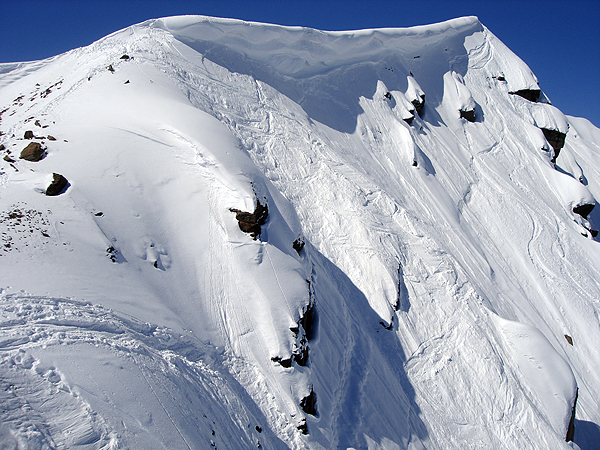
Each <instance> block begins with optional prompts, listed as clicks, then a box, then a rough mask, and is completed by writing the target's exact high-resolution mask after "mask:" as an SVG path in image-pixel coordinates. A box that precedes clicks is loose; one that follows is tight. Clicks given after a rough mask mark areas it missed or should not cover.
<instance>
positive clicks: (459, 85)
mask: <svg viewBox="0 0 600 450" xmlns="http://www.w3.org/2000/svg"><path fill="white" fill-rule="evenodd" d="M444 101H446V102H448V104H449V107H450V108H451V109H453V110H457V111H458V112H459V115H460V117H462V118H465V119H467V120H468V121H469V122H475V100H473V96H472V95H471V91H470V90H469V88H467V86H465V82H464V80H463V77H462V76H461V75H460V74H459V73H457V72H454V71H452V72H446V74H444Z"/></svg>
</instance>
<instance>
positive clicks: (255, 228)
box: [230, 200, 269, 239]
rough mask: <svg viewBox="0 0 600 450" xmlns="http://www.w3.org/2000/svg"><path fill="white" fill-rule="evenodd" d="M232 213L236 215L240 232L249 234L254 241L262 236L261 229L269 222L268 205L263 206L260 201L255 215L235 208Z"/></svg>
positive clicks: (257, 203)
mask: <svg viewBox="0 0 600 450" xmlns="http://www.w3.org/2000/svg"><path fill="white" fill-rule="evenodd" d="M230 211H231V212H234V213H235V218H236V219H237V221H238V222H239V226H240V230H242V231H243V232H244V233H249V234H250V236H252V237H253V238H254V239H256V238H257V237H259V236H260V231H261V228H260V227H261V226H262V225H264V224H265V223H266V222H267V217H268V215H269V209H268V208H267V204H266V203H265V204H264V205H261V203H260V202H259V201H258V200H257V201H256V208H255V209H254V212H253V213H249V212H245V211H240V210H239V209H233V208H231V209H230Z"/></svg>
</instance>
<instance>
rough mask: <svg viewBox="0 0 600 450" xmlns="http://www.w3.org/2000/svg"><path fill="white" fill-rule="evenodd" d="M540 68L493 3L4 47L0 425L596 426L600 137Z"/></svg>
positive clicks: (548, 441) (488, 443)
mask: <svg viewBox="0 0 600 450" xmlns="http://www.w3.org/2000/svg"><path fill="white" fill-rule="evenodd" d="M124 54H126V55H128V56H129V58H128V59H127V58H123V59H122V58H121V57H122V56H123V55H124ZM109 66H110V67H111V68H112V69H113V71H109V70H108V67H109ZM542 81H543V80H542ZM542 84H543V82H542ZM523 89H539V87H538V80H537V79H536V78H535V76H534V75H533V73H532V72H531V70H530V69H529V68H528V67H527V66H526V64H525V63H524V62H523V61H521V60H520V59H519V58H518V57H516V56H515V55H514V54H513V53H512V52H511V51H510V50H509V49H508V48H506V46H504V45H503V44H502V43H501V42H500V41H499V40H498V39H497V38H496V37H495V36H494V35H493V34H492V33H491V32H490V31H489V30H487V29H486V28H485V27H484V26H483V25H481V24H480V23H479V21H478V20H477V19H476V18H474V17H467V18H460V19H455V20H451V21H448V22H444V23H441V24H435V25H429V26H421V27H414V28H408V29H380V30H360V31H347V32H326V31H319V30H312V29H306V28H299V27H281V26H277V25H269V24H259V23H251V22H243V21H239V20H233V19H218V18H210V17H205V16H181V17H172V18H164V19H156V20H151V21H147V22H145V23H142V24H138V25H134V26H131V27H129V28H126V29H124V30H121V31H119V32H116V33H113V34H111V35H110V36H107V37H106V38H104V39H101V40H100V41H98V42H96V43H94V44H92V45H91V46H89V47H85V48H80V49H75V50H73V51H71V52H68V53H65V54H63V55H58V56H56V57H54V58H50V59H48V60H44V61H36V62H28V63H14V64H2V65H0V104H2V105H6V106H5V107H3V109H4V108H5V109H4V110H3V111H2V114H1V116H0V131H1V132H2V133H3V134H2V135H1V136H0V143H2V144H4V145H5V147H6V150H3V151H2V152H1V153H2V155H1V156H2V158H4V156H7V157H8V160H7V159H6V158H5V159H0V205H1V206H2V214H1V215H0V231H1V233H2V234H1V236H2V241H0V245H2V247H1V248H0V267H1V271H0V287H3V289H2V292H1V293H0V330H1V331H0V382H1V383H2V387H3V388H2V389H1V390H0V402H1V403H2V406H3V409H2V412H1V413H0V414H1V415H0V443H1V444H2V446H5V447H7V448H86V449H92V448H105V449H108V448H132V449H136V448H140V449H141V448H144V449H146V448H257V447H258V446H260V448H293V449H309V448H311V449H321V448H344V449H346V448H355V449H364V448H368V449H398V448H401V449H446V448H507V449H517V448H518V449H525V448H531V449H534V448H553V449H554V448H556V449H559V448H565V449H567V448H577V446H579V447H581V448H582V449H584V450H589V448H592V447H590V446H589V443H590V442H593V440H594V438H595V437H596V435H594V431H593V430H594V428H593V427H591V426H588V427H585V426H579V425H582V424H598V423H600V403H599V401H598V396H597V392H599V391H600V377H598V375H597V370H596V368H597V367H598V366H599V365H600V351H599V350H598V346H597V345H596V343H597V342H600V323H599V322H598V320H597V317H598V313H599V304H598V300H597V299H598V298H600V284H599V283H598V275H597V274H598V273H599V272H600V254H599V252H598V245H599V244H598V241H597V240H596V239H595V238H593V237H592V233H591V231H592V230H594V229H595V228H596V227H597V226H598V224H599V223H600V216H598V214H600V213H599V212H598V211H595V210H593V211H592V213H591V214H590V216H589V217H588V219H584V218H583V217H581V216H579V215H577V214H575V213H574V212H573V207H575V206H577V205H581V204H595V198H599V196H600V187H599V185H598V184H597V182H596V180H598V179H600V168H599V167H598V164H597V161H598V152H599V151H600V147H599V145H600V144H599V142H600V130H598V129H597V128H595V127H594V126H593V125H592V124H590V123H589V122H588V121H586V120H585V119H578V118H574V117H567V116H564V115H563V114H562V113H561V112H560V111H559V110H558V109H557V108H555V107H553V106H552V105H550V104H549V103H548V102H547V101H546V99H545V96H543V94H542V96H541V97H540V99H541V100H540V101H539V102H535V103H534V102H530V101H528V100H526V99H524V98H521V97H519V96H517V95H512V94H510V92H516V91H518V90H523ZM423 96H424V98H425V106H424V108H423V110H422V111H421V112H420V113H419V114H416V113H415V107H414V102H415V101H421V100H422V98H423ZM461 110H463V111H466V110H475V111H476V121H475V122H468V121H466V120H462V119H461V117H460V113H459V111H461ZM413 117H414V118H413ZM411 118H413V120H412V122H411V124H409V123H407V122H406V119H411ZM38 120H39V126H38V125H36V124H35V122H36V121H38ZM541 128H546V129H551V130H557V131H561V132H563V133H566V135H567V138H566V141H565V146H564V148H563V149H562V150H561V152H560V155H559V157H558V158H557V160H556V164H553V163H552V162H551V158H552V156H553V152H552V149H551V148H550V147H549V144H548V143H547V141H546V139H545V138H544V134H543V133H542V131H541ZM27 130H32V131H34V134H35V136H36V138H34V140H35V141H37V142H40V143H42V145H43V146H45V147H46V148H47V156H46V157H45V158H44V159H43V160H41V161H40V162H27V161H24V160H20V159H19V158H18V156H19V154H20V151H21V150H22V148H24V147H25V146H26V145H27V143H28V141H27V140H25V139H23V136H24V133H25V131H27ZM49 135H52V136H54V137H55V138H56V140H50V139H49V138H48V136H49ZM9 160H13V162H10V161H9ZM53 173H60V174H62V175H64V176H65V177H66V178H67V179H68V180H69V183H70V184H69V186H68V187H67V189H66V190H65V191H64V192H63V193H62V194H61V195H59V196H57V197H47V196H45V195H44V194H43V192H44V191H45V187H47V185H48V183H49V181H50V180H51V179H52V174H53ZM257 202H260V203H261V204H262V205H265V204H266V205H267V207H268V218H267V221H266V223H265V224H264V225H263V226H262V228H261V233H260V238H258V239H253V238H252V237H251V236H250V235H248V234H246V233H244V232H243V231H242V230H241V229H240V227H239V225H238V222H237V220H236V214H235V213H234V212H232V210H240V211H246V212H249V213H252V212H253V211H254V209H255V207H256V205H257ZM296 239H301V240H302V241H303V242H304V243H305V245H304V248H303V249H302V250H300V251H297V250H296V249H294V247H293V246H292V243H293V242H294V241H295V240H296ZM313 307H314V310H315V311H316V316H315V318H314V320H313V321H312V322H310V321H304V322H303V321H302V320H301V318H302V317H303V316H304V315H306V314H307V311H308V310H309V308H313ZM300 324H303V325H300ZM304 327H307V328H310V329H304ZM294 330H295V331H294ZM565 335H568V336H569V337H571V338H572V342H573V345H570V344H569V343H568V342H567V340H566V338H565ZM308 338H310V339H308ZM307 339H308V342H307V341H306V340H307ZM306 348H308V361H307V363H306V364H305V365H301V363H300V362H299V358H297V355H298V354H299V353H300V352H302V351H304V350H305V349H306ZM294 355H296V356H294ZM290 358H292V359H293V361H291V362H289V364H287V363H286V364H284V361H286V360H289V359H290ZM278 361H279V362H278ZM288 365H289V367H288ZM576 388H578V389H579V396H578V401H577V415H576V418H577V420H576V422H575V425H576V431H575V443H571V444H568V443H566V442H565V436H566V433H567V426H568V424H569V420H570V418H571V411H572V406H573V401H574V398H575V389H576ZM311 390H313V391H314V392H315V394H316V408H317V415H316V416H313V415H310V414H307V413H305V412H304V411H303V410H302V408H301V406H300V404H301V401H302V399H303V398H304V397H306V396H307V395H308V394H309V393H310V392H311ZM304 424H306V428H307V432H308V434H304V433H303V432H302V429H303V427H304ZM259 429H260V431H259ZM578 433H579V435H578ZM586 446H587V448H586Z"/></svg>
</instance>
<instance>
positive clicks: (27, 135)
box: [23, 130, 33, 139]
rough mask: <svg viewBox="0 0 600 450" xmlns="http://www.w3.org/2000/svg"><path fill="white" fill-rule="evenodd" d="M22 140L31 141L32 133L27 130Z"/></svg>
mask: <svg viewBox="0 0 600 450" xmlns="http://www.w3.org/2000/svg"><path fill="white" fill-rule="evenodd" d="M23 139H33V131H31V130H27V131H26V132H25V136H23Z"/></svg>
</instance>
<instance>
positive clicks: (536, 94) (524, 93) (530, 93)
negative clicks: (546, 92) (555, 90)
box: [509, 89, 542, 102]
mask: <svg viewBox="0 0 600 450" xmlns="http://www.w3.org/2000/svg"><path fill="white" fill-rule="evenodd" d="M509 93H510V94H513V95H518V96H519V97H523V98H524V99H526V100H529V101H530V102H537V100H538V98H540V95H541V93H542V91H541V89H521V90H519V91H515V92H509Z"/></svg>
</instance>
